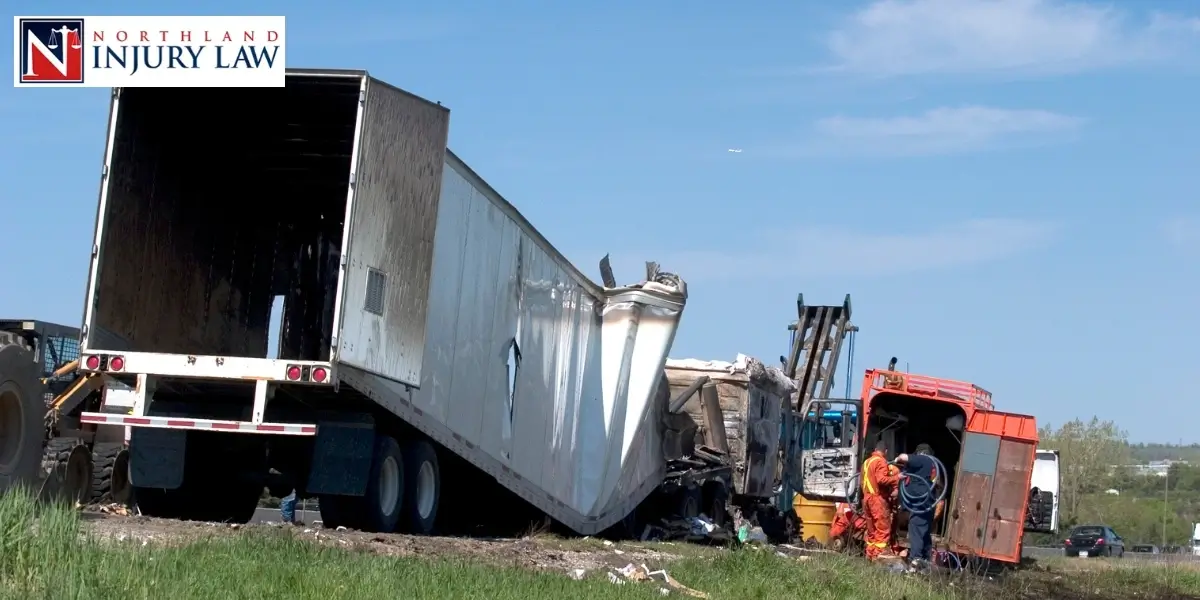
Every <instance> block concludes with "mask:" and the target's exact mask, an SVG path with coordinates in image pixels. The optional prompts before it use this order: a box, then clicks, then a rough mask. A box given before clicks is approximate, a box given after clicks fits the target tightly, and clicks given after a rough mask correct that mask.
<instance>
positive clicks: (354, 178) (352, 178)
mask: <svg viewBox="0 0 1200 600" xmlns="http://www.w3.org/2000/svg"><path fill="white" fill-rule="evenodd" d="M357 181H358V174H357V173H355V172H353V171H351V172H350V187H354V184H355V183H356V182H357Z"/></svg>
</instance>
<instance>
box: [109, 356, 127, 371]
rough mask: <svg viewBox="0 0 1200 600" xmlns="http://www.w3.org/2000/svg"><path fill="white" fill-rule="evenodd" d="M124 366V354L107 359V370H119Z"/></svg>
mask: <svg viewBox="0 0 1200 600" xmlns="http://www.w3.org/2000/svg"><path fill="white" fill-rule="evenodd" d="M124 368H125V357H124V356H114V357H112V358H110V359H108V370H109V371H120V370H123V369H124Z"/></svg>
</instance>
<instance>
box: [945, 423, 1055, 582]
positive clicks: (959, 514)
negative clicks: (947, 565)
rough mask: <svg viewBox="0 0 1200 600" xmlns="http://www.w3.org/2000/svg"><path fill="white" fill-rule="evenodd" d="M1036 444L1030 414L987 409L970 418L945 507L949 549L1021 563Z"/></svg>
mask: <svg viewBox="0 0 1200 600" xmlns="http://www.w3.org/2000/svg"><path fill="white" fill-rule="evenodd" d="M1037 442H1038V437H1037V421H1036V419H1034V417H1032V416H1029V415H1019V414H1014V413H1004V412H998V411H988V410H978V411H975V413H974V414H973V415H972V416H971V418H970V421H968V423H967V427H966V430H965V431H964V433H963V445H962V455H961V457H960V459H959V462H958V472H957V473H956V477H955V483H954V497H953V498H952V500H951V503H950V510H949V518H950V526H949V531H948V534H947V542H948V544H949V546H950V549H951V550H952V551H954V552H959V553H966V554H972V555H975V556H979V557H983V558H992V559H996V560H1000V561H1004V562H1010V563H1015V562H1020V560H1021V539H1022V537H1023V535H1024V525H1025V514H1026V510H1027V509H1028V505H1029V486H1030V479H1031V477H1032V475H1033V464H1034V455H1035V453H1036V451H1037Z"/></svg>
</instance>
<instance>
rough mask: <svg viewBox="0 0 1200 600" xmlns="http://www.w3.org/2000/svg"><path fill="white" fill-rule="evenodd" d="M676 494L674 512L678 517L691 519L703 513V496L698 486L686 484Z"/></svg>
mask: <svg viewBox="0 0 1200 600" xmlns="http://www.w3.org/2000/svg"><path fill="white" fill-rule="evenodd" d="M677 494H678V495H677V496H676V502H677V504H676V509H675V510H676V511H677V512H678V515H679V516H680V517H682V518H684V519H691V518H695V517H698V516H700V513H702V512H704V495H703V493H701V490H700V486H698V485H696V484H694V483H693V484H688V485H686V486H683V487H681V488H679V491H678V492H677Z"/></svg>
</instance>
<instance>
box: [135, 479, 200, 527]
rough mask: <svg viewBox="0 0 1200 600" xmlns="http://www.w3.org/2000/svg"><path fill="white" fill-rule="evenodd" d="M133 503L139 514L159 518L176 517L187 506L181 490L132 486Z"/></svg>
mask: <svg viewBox="0 0 1200 600" xmlns="http://www.w3.org/2000/svg"><path fill="white" fill-rule="evenodd" d="M130 491H131V492H132V496H133V505H134V506H135V507H136V508H137V512H138V514H141V515H145V516H147V517H155V518H159V519H176V518H179V516H180V515H182V514H183V512H184V510H185V509H186V508H187V507H185V506H184V505H183V502H184V500H185V498H184V497H183V495H182V494H181V493H180V491H179V490H163V489H158V488H147V487H137V486H132V487H131V488H130Z"/></svg>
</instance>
